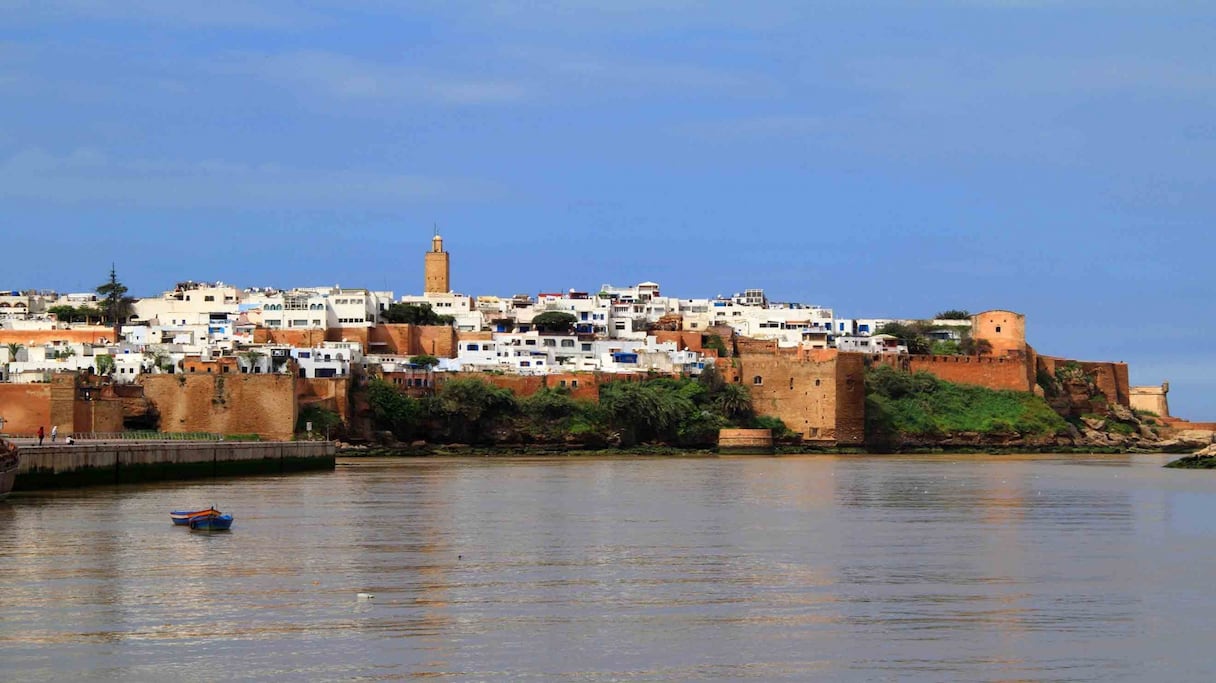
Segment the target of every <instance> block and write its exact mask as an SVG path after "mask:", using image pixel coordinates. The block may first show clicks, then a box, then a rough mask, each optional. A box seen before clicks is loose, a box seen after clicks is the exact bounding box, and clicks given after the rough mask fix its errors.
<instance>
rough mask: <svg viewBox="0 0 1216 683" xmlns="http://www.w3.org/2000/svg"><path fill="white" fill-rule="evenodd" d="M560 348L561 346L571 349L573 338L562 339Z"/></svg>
mask: <svg viewBox="0 0 1216 683" xmlns="http://www.w3.org/2000/svg"><path fill="white" fill-rule="evenodd" d="M562 348H563V349H572V348H574V340H573V339H563V340H562Z"/></svg>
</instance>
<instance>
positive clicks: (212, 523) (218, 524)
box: [190, 514, 232, 531]
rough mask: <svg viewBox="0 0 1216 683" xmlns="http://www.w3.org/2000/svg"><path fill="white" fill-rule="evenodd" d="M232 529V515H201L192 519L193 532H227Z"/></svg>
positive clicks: (191, 528)
mask: <svg viewBox="0 0 1216 683" xmlns="http://www.w3.org/2000/svg"><path fill="white" fill-rule="evenodd" d="M231 528H232V515H220V514H216V515H199V516H198V517H191V518H190V530H191V531H227V530H229V529H231Z"/></svg>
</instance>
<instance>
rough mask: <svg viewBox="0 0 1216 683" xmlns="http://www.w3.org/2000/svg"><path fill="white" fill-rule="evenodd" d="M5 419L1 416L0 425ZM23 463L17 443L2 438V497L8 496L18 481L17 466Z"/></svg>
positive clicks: (0, 477)
mask: <svg viewBox="0 0 1216 683" xmlns="http://www.w3.org/2000/svg"><path fill="white" fill-rule="evenodd" d="M3 424H4V420H3V419H2V418H0V425H3ZM20 464H21V456H20V454H19V453H18V451H17V445H16V444H14V443H12V442H11V441H6V440H5V439H2V438H0V498H4V497H6V496H8V494H9V491H12V490H13V484H15V483H16V481H17V466H18V465H20Z"/></svg>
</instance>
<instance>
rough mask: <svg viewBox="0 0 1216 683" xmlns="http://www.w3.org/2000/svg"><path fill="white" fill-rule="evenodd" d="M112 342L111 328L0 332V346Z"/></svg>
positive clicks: (94, 327) (75, 327)
mask: <svg viewBox="0 0 1216 683" xmlns="http://www.w3.org/2000/svg"><path fill="white" fill-rule="evenodd" d="M112 341H114V328H113V327H99V326H96V325H89V326H85V325H73V326H72V328H71V329H68V330H0V344H22V345H23V346H26V347H30V346H42V345H44V344H51V343H54V342H69V343H72V344H104V343H106V342H112Z"/></svg>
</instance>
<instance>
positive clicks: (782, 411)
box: [739, 349, 865, 445]
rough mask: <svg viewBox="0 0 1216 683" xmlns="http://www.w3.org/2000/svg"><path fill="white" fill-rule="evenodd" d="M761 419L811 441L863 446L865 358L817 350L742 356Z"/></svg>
mask: <svg viewBox="0 0 1216 683" xmlns="http://www.w3.org/2000/svg"><path fill="white" fill-rule="evenodd" d="M739 366H740V367H739V371H740V374H741V375H742V379H743V384H744V385H746V386H747V387H748V388H749V389H751V394H752V407H753V409H754V410H755V411H756V414H757V415H761V416H772V417H777V418H780V419H781V421H782V422H784V423H785V425H786V427H788V428H789V429H790V430H792V431H794V432H797V433H799V434H801V435H802V437H803V439H805V440H808V441H817V442H823V443H837V444H842V445H848V444H860V443H862V442H863V441H864V439H865V356H864V355H863V354H860V353H840V352H837V351H836V350H835V349H815V350H811V351H808V352H804V353H802V354H799V355H798V356H790V355H778V354H776V353H745V354H741V355H740V356H739Z"/></svg>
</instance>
